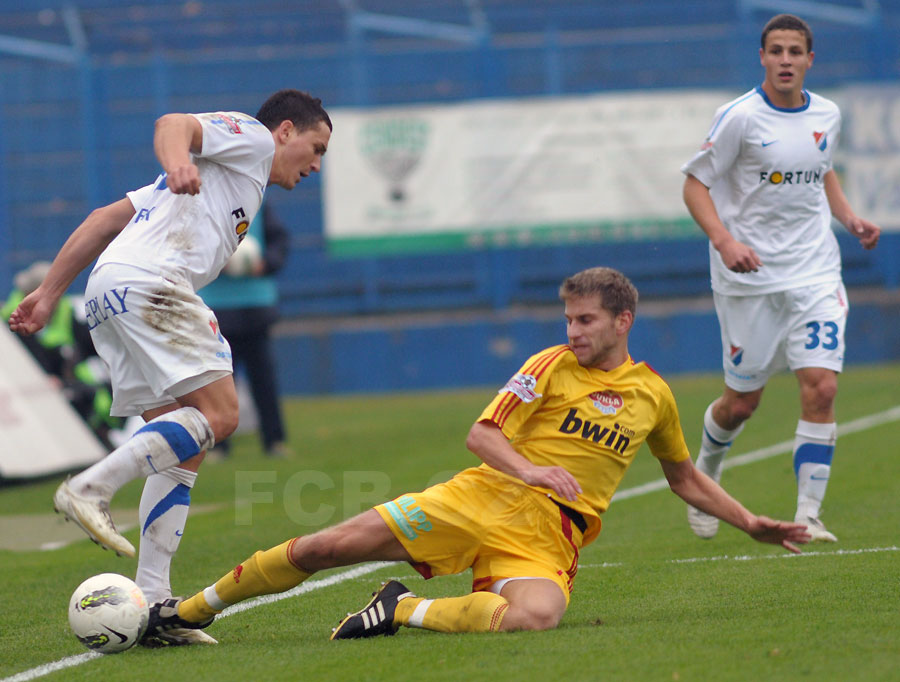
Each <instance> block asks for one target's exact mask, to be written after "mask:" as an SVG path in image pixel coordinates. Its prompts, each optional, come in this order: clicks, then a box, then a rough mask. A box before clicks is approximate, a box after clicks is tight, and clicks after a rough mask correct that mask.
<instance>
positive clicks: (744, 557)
mask: <svg viewBox="0 0 900 682" xmlns="http://www.w3.org/2000/svg"><path fill="white" fill-rule="evenodd" d="M882 552H900V547H897V546H894V545H892V546H890V547H862V548H860V549H835V550H831V551H821V552H809V551H807V550H806V549H804V550H803V553H802V554H791V553H790V552H784V553H783V554H764V555H762V556H753V555H750V554H738V555H735V556H729V555H728V554H722V555H719V556H697V557H689V558H686V559H666V563H667V564H698V563H703V562H706V561H763V560H766V559H802V558H804V557H818V556H854V555H856V554H880V553H882ZM627 566H628V564H627V563H625V562H621V561H619V562H612V561H605V562H603V563H602V564H578V570H579V571H580V570H581V569H583V568H586V569H594V568H620V567H627Z"/></svg>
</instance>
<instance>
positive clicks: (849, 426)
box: [0, 405, 900, 682]
mask: <svg viewBox="0 0 900 682" xmlns="http://www.w3.org/2000/svg"><path fill="white" fill-rule="evenodd" d="M898 420H900V405H897V406H895V407H892V408H891V409H889V410H885V411H884V412H878V413H876V414H873V415H869V416H868V417H860V418H859V419H854V420H853V421H849V422H847V423H846V424H841V425H839V426H838V435H847V434H849V433H856V432H857V431H864V430H866V429H870V428H872V427H875V426H880V425H882V424H887V423H889V422H892V421H898ZM793 445H794V442H793V440H789V441H783V442H781V443H776V444H775V445H770V446H769V447H766V448H761V449H759V450H754V451H752V452H748V453H746V454H743V455H738V456H737V457H732V458H730V459H728V460H726V461H725V468H728V469H730V468H732V467H736V466H742V465H744V464H750V463H751V462H758V461H760V460H763V459H767V458H769V457H774V456H776V455H781V454H784V453H785V452H790V451H791V449H792V448H793ZM667 487H668V484H667V483H666V480H665V479H664V478H663V479H660V480H657V481H651V482H650V483H645V484H644V485H639V486H636V487H634V488H628V489H627V490H621V491H619V492H617V493H616V494H615V495H614V496H613V500H624V499H628V498H629V497H638V496H640V495H646V494H647V493H651V492H654V491H656V490H662V489H664V488H667ZM896 551H900V549H898V548H897V547H877V548H872V549H859V550H836V551H833V552H805V553H803V554H800V555H794V554H774V555H766V556H760V557H753V556H744V557H728V556H721V557H697V558H695V559H671V560H670V561H671V562H673V563H687V562H691V561H725V560H731V561H748V560H753V559H777V558H790V557H794V556H805V557H809V556H829V555H833V554H834V555H849V554H860V553H863V552H896ZM394 563H396V562H377V563H370V564H363V565H361V566H356V567H354V568H351V569H349V570H346V571H342V572H340V573H335V574H334V575H330V576H328V577H327V578H322V579H321V580H310V581H307V582H305V583H301V584H300V585H298V586H297V587H295V588H294V589H292V590H288V591H287V592H282V593H280V594H270V595H266V596H264V597H257V598H256V599H248V600H247V601H245V602H241V603H240V604H235V605H234V606H230V607H228V608H227V609H225V610H224V611H223V612H222V613H221V614H219V616H218V618H225V617H227V616H230V615H233V614H235V613H240V612H242V611H246V610H248V609H252V608H255V607H257V606H261V605H263V604H272V603H274V602H277V601H281V600H282V599H289V598H291V597H295V596H297V595H300V594H305V593H306V592H312V591H313V590H317V589H321V588H323V587H330V586H331V585H337V584H339V583H342V582H345V581H347V580H353V579H354V578H358V577H360V576H363V575H367V574H369V573H374V572H375V571H378V570H380V569H382V568H385V567H386V566H392V565H393V564H394ZM620 565H621V564H619V563H603V564H584V565H581V566H579V568H613V567H616V566H620ZM99 656H102V654H96V653H93V652H88V653H85V654H79V655H77V656H67V657H66V658H62V659H60V660H58V661H55V662H53V663H46V664H44V665H39V666H37V667H36V668H31V669H30V670H25V671H23V672H21V673H18V674H16V675H13V676H11V677H5V678H2V679H0V682H30V681H31V680H36V679H37V678H39V677H43V676H44V675H49V674H50V673H54V672H56V671H57V670H64V669H65V668H71V667H73V666H76V665H81V664H82V663H87V662H88V661H91V660H93V659H95V658H98V657H99Z"/></svg>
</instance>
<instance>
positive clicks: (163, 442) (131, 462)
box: [69, 407, 215, 500]
mask: <svg viewBox="0 0 900 682" xmlns="http://www.w3.org/2000/svg"><path fill="white" fill-rule="evenodd" d="M214 444H215V438H214V437H213V433H212V429H211V428H210V427H209V422H208V421H206V417H204V416H203V413H202V412H200V410H198V409H196V408H193V407H181V408H179V409H177V410H174V411H172V412H167V413H166V414H162V415H160V416H159V417H157V418H156V419H153V420H151V421H149V422H147V423H146V424H145V425H144V426H143V427H141V428H140V429H138V431H137V432H136V433H135V434H134V435H133V436H132V437H131V438H130V439H129V440H128V442H126V443H125V444H124V445H123V446H121V447H120V448H117V449H116V450H113V451H112V452H111V453H109V454H108V455H107V456H106V457H104V458H103V459H101V460H100V461H99V462H97V463H96V464H95V465H93V466H92V467H90V468H89V469H86V470H84V471H82V472H81V473H80V474H78V475H77V476H74V477H73V478H72V480H71V481H70V482H69V485H70V486H71V487H72V489H73V490H74V491H75V492H76V493H79V494H81V495H94V496H98V497H101V498H103V499H106V500H109V499H110V498H112V496H113V494H114V493H115V492H116V491H117V490H118V489H119V488H121V487H122V486H123V485H125V484H126V483H128V482H129V481H133V480H134V479H136V478H140V477H143V476H149V475H151V474H154V473H158V472H161V471H165V470H166V469H169V468H171V467H173V466H175V465H176V464H179V463H181V462H184V461H185V460H187V459H190V458H191V457H193V456H194V455H196V454H198V453H200V452H202V451H203V450H208V449H209V448H211V447H212V446H213V445H214Z"/></svg>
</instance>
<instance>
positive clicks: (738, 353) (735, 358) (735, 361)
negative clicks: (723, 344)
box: [729, 343, 744, 367]
mask: <svg viewBox="0 0 900 682" xmlns="http://www.w3.org/2000/svg"><path fill="white" fill-rule="evenodd" d="M729 355H730V357H731V364H732V365H734V366H735V367H737V366H738V365H739V364H741V360H743V359H744V349H743V348H741V347H740V346H735V345H734V344H733V343H732V344H731V351H730V353H729Z"/></svg>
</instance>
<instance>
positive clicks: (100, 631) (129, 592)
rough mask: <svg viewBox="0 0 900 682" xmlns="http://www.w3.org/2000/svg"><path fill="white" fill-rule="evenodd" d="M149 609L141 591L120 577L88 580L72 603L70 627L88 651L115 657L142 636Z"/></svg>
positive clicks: (110, 575) (107, 574) (75, 594)
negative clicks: (114, 655)
mask: <svg viewBox="0 0 900 682" xmlns="http://www.w3.org/2000/svg"><path fill="white" fill-rule="evenodd" d="M149 619H150V607H149V606H148V605H147V600H146V599H145V598H144V593H143V592H142V591H141V588H140V587H138V586H137V584H136V583H135V582H134V581H133V580H129V579H128V578H126V577H125V576H124V575H119V574H118V573H101V574H100V575H95V576H93V577H92V578H88V579H87V580H85V581H84V582H83V583H81V584H80V585H79V586H78V587H76V588H75V591H74V592H73V593H72V598H71V599H70V600H69V626H70V627H71V628H72V632H74V633H75V636H76V637H77V638H78V641H80V642H81V643H82V644H84V645H85V646H86V647H87V648H88V649H91V650H93V651H99V652H100V653H102V654H115V653H118V652H120V651H125V650H126V649H129V648H131V647H132V646H134V644H135V643H136V642H137V641H138V640H139V639H140V638H141V637H142V636H143V634H144V631H145V630H146V629H147V622H148V621H149Z"/></svg>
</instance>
